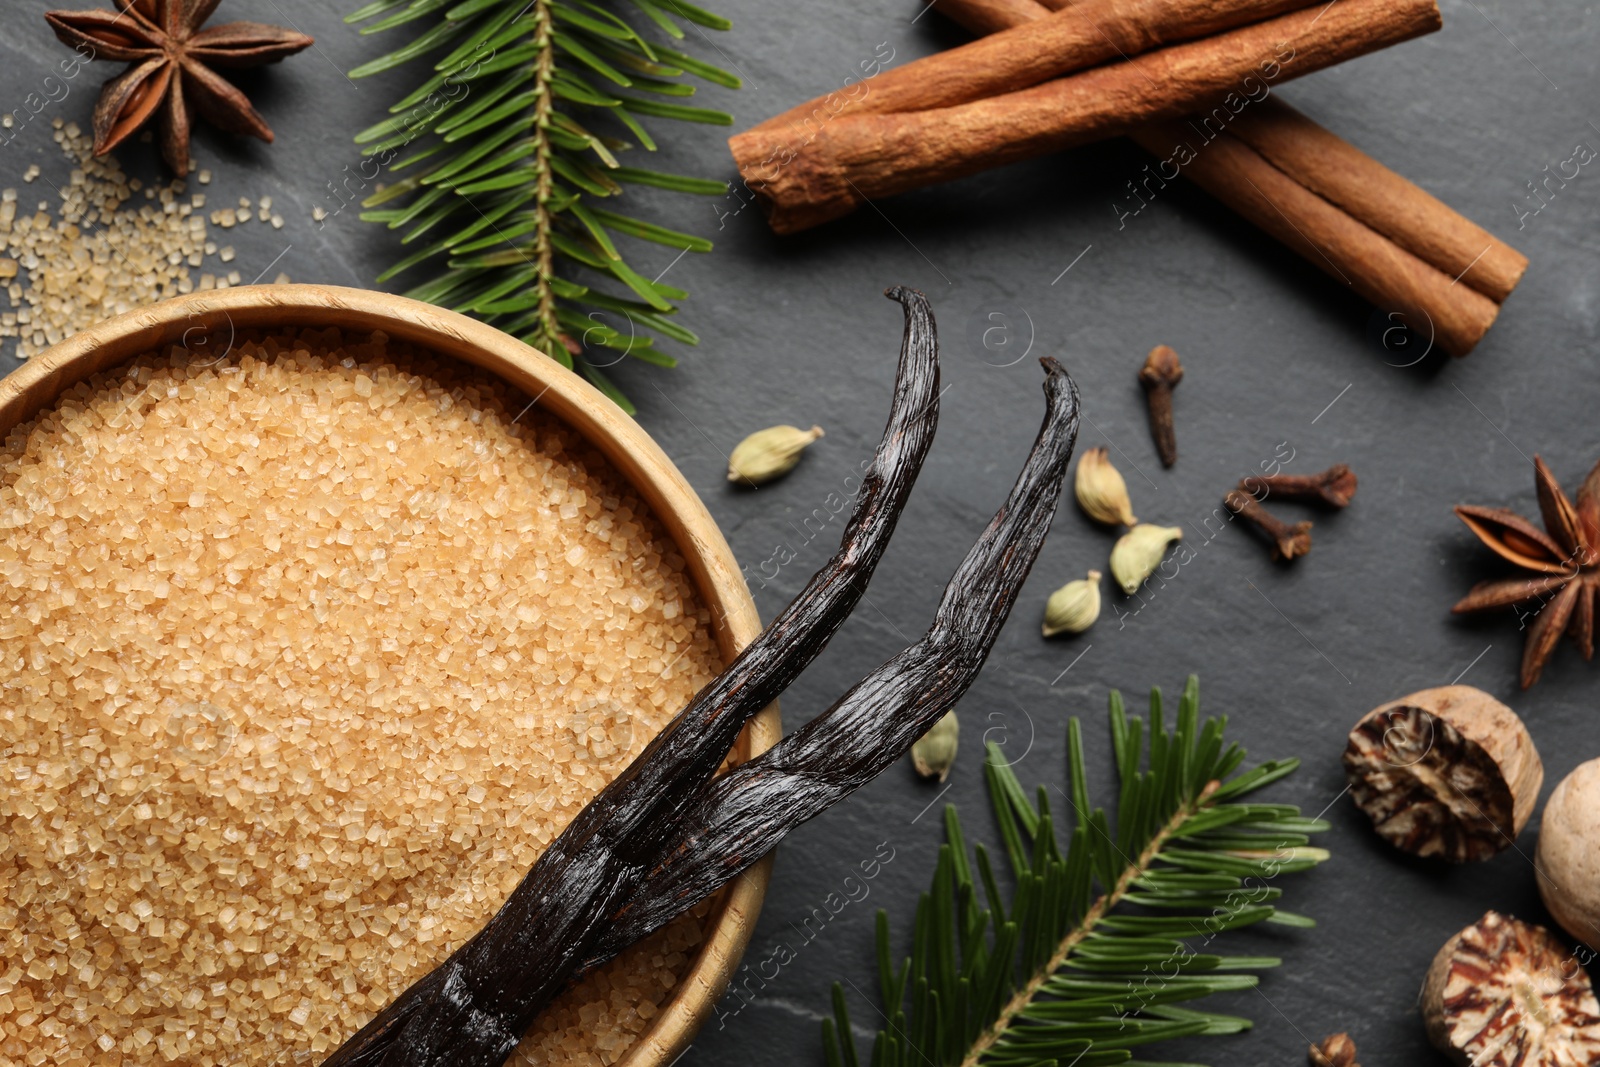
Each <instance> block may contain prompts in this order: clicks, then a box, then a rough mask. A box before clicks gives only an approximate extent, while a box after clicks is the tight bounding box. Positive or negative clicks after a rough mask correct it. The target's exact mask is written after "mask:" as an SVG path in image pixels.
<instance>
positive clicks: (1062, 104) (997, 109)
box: [728, 0, 1440, 233]
mask: <svg viewBox="0 0 1600 1067" xmlns="http://www.w3.org/2000/svg"><path fill="white" fill-rule="evenodd" d="M1439 26H1440V17H1439V9H1438V6H1437V4H1436V3H1435V0H1339V2H1337V3H1333V4H1328V5H1326V6H1323V7H1321V8H1318V9H1308V10H1302V11H1296V12H1292V13H1290V14H1287V15H1280V16H1277V17H1276V18H1271V19H1267V20H1265V21H1262V22H1258V23H1254V24H1252V25H1249V26H1245V27H1242V28H1239V29H1234V30H1230V31H1227V32H1225V33H1220V34H1216V35H1214V36H1212V37H1207V38H1204V39H1202V40H1198V41H1191V42H1187V43H1184V44H1178V45H1173V46H1171V47H1167V48H1162V49H1158V50H1156V51H1153V52H1146V53H1144V54H1143V55H1139V56H1135V57H1134V58H1133V59H1131V60H1129V61H1127V62H1118V63H1113V64H1107V65H1104V66H1099V67H1095V68H1092V69H1090V70H1086V71H1082V72H1080V73H1077V74H1072V75H1069V76H1067V77H1063V78H1057V79H1055V80H1052V81H1048V82H1045V83H1043V84H1041V85H1037V86H1034V87H1032V88H1029V89H1023V90H1020V91H1018V92H1013V93H1006V94H1003V95H1001V96H996V97H990V98H987V99H983V100H977V101H973V102H971V103H965V104H960V105H957V106H954V107H945V108H938V109H934V110H931V111H918V112H912V113H897V114H889V115H875V114H858V115H846V116H843V117H841V118H838V119H835V120H834V121H832V122H830V123H828V124H826V125H824V126H822V127H821V128H820V129H819V130H818V131H817V132H816V134H815V136H814V137H813V138H812V139H811V141H810V142H809V143H807V144H806V145H805V146H804V147H803V148H801V149H799V150H793V149H791V148H789V147H788V146H787V144H786V143H785V135H784V134H782V133H774V131H772V130H771V129H761V128H756V129H752V130H747V131H745V132H744V133H741V134H738V135H736V136H735V137H733V138H732V139H730V141H729V142H728V143H729V146H730V147H731V148H732V149H733V154H734V159H735V161H736V163H737V164H738V167H739V171H740V174H741V175H742V176H743V177H744V179H745V182H746V183H747V184H748V186H749V187H750V189H751V190H752V191H753V192H754V193H755V194H756V195H757V196H758V197H759V198H761V199H762V200H763V202H764V204H765V206H767V208H768V212H769V220H770V222H771V225H772V228H773V230H774V231H776V232H778V233H792V232H795V231H797V230H802V229H806V228H807V227H810V226H815V225H818V224H820V223H822V222H826V221H828V220H830V219H835V218H839V217H841V216H843V215H846V214H848V213H849V212H850V211H852V210H854V209H855V208H856V207H857V206H859V205H860V204H861V203H863V202H864V201H865V200H867V199H869V198H873V197H878V196H888V195H892V194H894V193H899V192H904V191H906V190H908V189H914V188H919V187H921V186H925V185H931V184H934V183H937V182H942V181H948V180H951V179H954V178H959V177H963V176H965V175H967V174H971V173H974V172H976V171H978V170H982V169H986V168H988V167H993V166H999V165H1002V164H1005V163H1010V162H1015V161H1017V160H1021V159H1026V158H1030V157H1032V156H1037V155H1041V154H1043V153H1046V152H1051V151H1056V150H1059V149H1062V148H1067V147H1070V146H1073V145H1077V144H1083V143H1085V142H1088V141H1093V140H1099V139H1102V138H1105V137H1110V136H1115V135H1117V134H1120V133H1127V132H1130V131H1132V130H1133V129H1135V128H1137V127H1138V126H1140V125H1143V124H1144V123H1146V122H1149V121H1151V120H1158V119H1164V118H1173V117H1177V116H1179V115H1182V114H1183V113H1184V112H1186V111H1189V110H1192V109H1194V108H1195V107H1196V106H1198V105H1200V104H1201V103H1203V102H1208V101H1211V100H1214V99H1216V98H1227V99H1234V100H1238V101H1240V102H1241V103H1247V102H1248V99H1251V98H1256V97H1257V96H1258V94H1259V95H1260V96H1264V95H1265V94H1266V93H1267V92H1269V91H1270V87H1271V85H1272V84H1274V83H1277V82H1280V81H1283V80H1286V79H1289V78H1294V77H1299V76H1300V75H1303V74H1309V73H1311V72H1313V71H1316V70H1321V69H1322V68H1324V67H1327V66H1330V65H1332V64H1334V63H1338V62H1341V61H1343V60H1346V59H1352V58H1355V57H1356V56H1360V55H1365V54H1366V53H1368V52H1371V51H1373V50H1375V49H1378V48H1382V47H1385V46H1387V45H1391V44H1395V43H1398V42H1400V41H1403V40H1407V39H1409V38H1411V37H1416V36H1419V35H1421V34H1424V33H1429V32H1432V31H1434V30H1437V29H1438V28H1439ZM1229 94H1231V96H1229Z"/></svg>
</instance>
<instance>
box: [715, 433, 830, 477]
mask: <svg viewBox="0 0 1600 1067" xmlns="http://www.w3.org/2000/svg"><path fill="white" fill-rule="evenodd" d="M821 436H822V427H820V426H813V427H811V429H809V430H802V429H800V428H799V427H797V426H771V427H768V428H767V429H765V430H757V431H756V432H755V433H753V434H751V435H750V436H749V437H746V438H745V439H744V440H743V441H740V442H739V443H738V445H737V446H735V447H734V450H733V455H731V456H729V457H728V481H730V482H744V483H745V484H746V485H760V484H762V483H763V482H770V481H772V479H774V478H781V477H782V476H783V475H785V474H788V473H789V472H790V471H792V470H794V465H795V464H796V463H799V462H800V453H801V452H804V451H805V449H806V446H807V445H809V444H810V443H811V442H813V441H815V440H816V439H817V438H819V437H821Z"/></svg>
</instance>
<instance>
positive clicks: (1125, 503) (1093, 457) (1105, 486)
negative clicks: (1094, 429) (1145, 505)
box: [1072, 448, 1139, 526]
mask: <svg viewBox="0 0 1600 1067" xmlns="http://www.w3.org/2000/svg"><path fill="white" fill-rule="evenodd" d="M1072 490H1073V492H1074V493H1075V494H1076V495H1077V497H1078V506H1079V507H1081V508H1082V509H1083V512H1084V514H1085V515H1087V516H1089V517H1090V518H1091V519H1093V520H1094V521H1095V522H1103V523H1105V524H1106V525H1107V526H1132V525H1133V524H1134V523H1136V522H1138V521H1139V520H1138V519H1136V518H1134V515H1133V502H1132V501H1131V500H1129V499H1128V483H1127V482H1125V481H1123V480H1122V472H1121V471H1119V470H1117V468H1115V467H1113V466H1112V465H1111V460H1110V458H1109V453H1108V452H1107V451H1106V450H1105V449H1104V448H1090V449H1086V450H1085V451H1084V453H1083V455H1082V456H1081V457H1080V458H1079V460H1078V473H1077V475H1076V477H1074V479H1073V483H1072Z"/></svg>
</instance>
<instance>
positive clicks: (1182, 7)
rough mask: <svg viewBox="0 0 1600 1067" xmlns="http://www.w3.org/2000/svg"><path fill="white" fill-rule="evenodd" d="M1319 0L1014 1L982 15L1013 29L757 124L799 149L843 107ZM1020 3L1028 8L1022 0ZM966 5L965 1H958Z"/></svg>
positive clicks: (1116, 51) (1186, 36)
mask: <svg viewBox="0 0 1600 1067" xmlns="http://www.w3.org/2000/svg"><path fill="white" fill-rule="evenodd" d="M1324 2H1326V0H1079V2H1078V3H1076V4H1073V5H1072V6H1071V7H1067V8H1063V9H1062V10H1060V11H1056V12H1053V13H1052V12H1047V11H1043V10H1041V9H1040V7H1039V5H1038V4H1037V3H1035V2H1034V0H1015V3H1016V5H1017V6H1016V7H1014V8H1013V9H1012V10H1009V11H1003V12H996V11H987V10H985V13H984V16H983V19H982V21H983V22H986V23H989V24H993V23H995V22H999V21H1002V20H1005V19H1012V20H1015V21H1013V22H1010V23H1007V25H1009V26H1010V28H1009V29H1002V30H1000V31H999V32H997V33H993V35H992V36H989V37H984V38H982V39H981V40H977V41H972V42H971V43H969V44H964V45H961V46H959V47H956V48H948V49H946V50H945V51H943V52H936V53H934V54H933V55H931V56H925V57H923V58H922V59H918V60H913V61H912V62H910V63H907V64H905V65H904V66H901V67H895V68H893V69H891V70H886V71H883V72H881V73H879V74H877V75H876V76H874V77H873V78H871V79H870V80H868V81H865V82H863V83H861V87H860V91H859V92H851V93H845V92H835V93H829V94H828V95H827V96H824V97H819V98H817V99H815V100H808V101H806V102H805V103H803V104H799V105H797V106H795V107H792V108H790V109H789V110H788V111H785V112H783V113H782V114H779V115H774V116H773V117H772V118H770V119H768V120H767V121H765V122H763V123H761V124H760V125H758V126H757V127H755V128H756V129H760V130H772V131H787V132H788V133H790V134H791V137H790V139H789V144H790V145H791V147H795V148H798V147H800V146H801V144H803V141H799V140H797V138H809V137H810V135H811V134H812V133H814V132H815V131H816V130H817V129H818V128H820V126H821V124H823V123H827V122H832V121H835V120H837V119H839V118H841V117H843V116H845V115H863V114H874V115H886V114H892V113H894V112H900V111H929V110H932V109H934V108H940V107H951V106H954V105H956V104H965V103H968V102H970V101H973V100H982V99H983V98H985V97H989V96H998V95H1001V94H1003V93H1010V92H1015V91H1017V90H1018V89H1027V88H1030V87H1032V86H1035V85H1038V84H1039V83H1040V82H1043V81H1048V80H1049V79H1051V78H1056V77H1059V76H1061V75H1063V74H1069V73H1071V72H1073V71H1077V70H1085V69H1087V68H1089V67H1093V66H1096V65H1098V64H1100V63H1105V62H1107V61H1109V60H1113V59H1119V58H1120V59H1126V58H1128V57H1130V56H1136V55H1140V54H1142V53H1145V52H1149V51H1152V50H1153V49H1156V48H1161V47H1163V46H1165V45H1169V44H1175V43H1177V42H1179V41H1190V40H1195V39H1198V38H1202V37H1210V36H1213V35H1215V34H1218V33H1221V32H1223V31H1224V30H1231V29H1234V28H1236V27H1239V26H1247V25H1249V24H1250V23H1253V22H1261V21H1262V20H1264V19H1268V18H1272V17H1274V16H1277V15H1283V14H1287V13H1288V12H1291V11H1298V10H1300V9H1302V8H1306V7H1310V6H1311V5H1312V4H1314V3H1324ZM1023 3H1025V4H1026V5H1027V7H1026V8H1024V7H1022V6H1020V5H1021V4H1023ZM1029 8H1031V9H1032V11H1031V12H1030V11H1029V10H1028V9H1029ZM972 9H973V8H972V6H971V5H963V6H962V7H961V8H960V9H959V10H961V11H962V12H968V11H970V10H972ZM940 10H941V11H943V10H944V9H943V8H941V9H940ZM979 10H984V9H979ZM1041 15H1042V16H1043V17H1039V16H1041ZM984 32H988V31H984Z"/></svg>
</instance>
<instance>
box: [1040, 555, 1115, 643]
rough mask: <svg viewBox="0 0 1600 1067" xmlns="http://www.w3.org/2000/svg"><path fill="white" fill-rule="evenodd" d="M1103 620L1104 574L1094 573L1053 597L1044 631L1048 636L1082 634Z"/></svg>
mask: <svg viewBox="0 0 1600 1067" xmlns="http://www.w3.org/2000/svg"><path fill="white" fill-rule="evenodd" d="M1099 617H1100V572H1099V571H1090V572H1089V575H1088V577H1086V578H1079V579H1078V580H1077V581H1075V582H1068V583H1067V584H1066V585H1064V586H1062V587H1061V588H1060V589H1057V590H1056V591H1055V592H1054V593H1051V594H1050V599H1049V600H1048V601H1046V602H1045V605H1044V625H1043V626H1041V627H1040V630H1041V631H1042V632H1043V633H1044V635H1045V636H1046V637H1054V636H1055V635H1056V634H1081V633H1083V631H1085V630H1087V629H1088V628H1089V627H1091V626H1093V625H1094V621H1095V620H1096V619H1098V618H1099Z"/></svg>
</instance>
